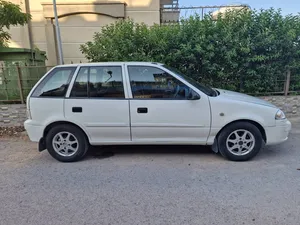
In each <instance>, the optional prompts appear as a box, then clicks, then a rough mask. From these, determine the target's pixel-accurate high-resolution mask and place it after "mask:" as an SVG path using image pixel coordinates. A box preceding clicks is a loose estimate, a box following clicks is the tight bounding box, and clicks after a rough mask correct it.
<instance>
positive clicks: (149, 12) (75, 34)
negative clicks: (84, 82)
mask: <svg viewBox="0 0 300 225" xmlns="http://www.w3.org/2000/svg"><path fill="white" fill-rule="evenodd" d="M11 2H13V3H16V4H19V5H20V6H21V8H22V10H23V11H24V12H25V1H24V0H11ZM29 3H30V13H31V15H32V21H31V23H32V36H33V44H34V46H36V47H38V48H39V49H40V50H43V51H46V52H47V57H48V61H47V65H56V64H57V51H56V47H55V40H56V38H55V27H54V25H53V23H54V21H53V18H54V15H53V5H52V1H51V0H46V1H44V0H30V1H29ZM57 11H58V16H59V17H61V18H60V19H59V22H60V27H61V36H62V45H63V53H64V61H65V63H66V64H68V63H71V61H72V62H74V63H79V62H80V61H82V62H85V61H86V59H85V58H84V56H83V55H82V54H81V52H80V50H79V46H80V44H83V43H85V42H87V41H92V39H93V35H94V33H95V32H100V31H101V27H103V26H105V25H107V24H109V23H112V22H114V21H116V20H117V19H119V18H127V17H129V18H131V19H133V20H134V21H136V22H144V23H146V24H148V25H153V24H154V23H160V0H125V1H124V0H123V1H120V0H101V1H94V0H57ZM10 33H11V35H12V39H11V42H10V43H9V46H10V47H21V48H29V47H30V44H29V36H28V27H27V25H26V26H24V27H19V26H15V27H11V29H10Z"/></svg>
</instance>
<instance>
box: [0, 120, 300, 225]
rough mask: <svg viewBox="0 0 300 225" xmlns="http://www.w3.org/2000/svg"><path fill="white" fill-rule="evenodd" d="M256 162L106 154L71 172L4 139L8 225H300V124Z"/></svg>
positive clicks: (151, 152) (164, 153)
mask: <svg viewBox="0 0 300 225" xmlns="http://www.w3.org/2000/svg"><path fill="white" fill-rule="evenodd" d="M298 121H299V123H297V122H296V123H294V124H293V130H292V133H291V135H290V139H289V140H288V141H287V142H286V143H284V144H281V145H278V146H271V147H266V148H265V149H263V151H262V152H261V153H260V154H259V155H258V156H257V157H256V158H255V159H254V160H252V161H249V162H241V163H237V162H229V161H226V160H224V159H223V158H221V157H220V156H218V155H216V154H214V153H212V152H210V151H209V149H207V148H199V147H188V146H181V147H172V146H171V147H170V146H169V147H151V146H149V147H138V146H137V147H106V148H104V150H105V151H106V153H105V154H100V151H99V149H93V150H91V152H90V154H89V156H88V157H87V158H86V159H85V160H84V161H81V162H77V163H71V164H66V163H65V164H64V163H59V162H57V161H55V160H54V159H52V158H51V157H50V156H49V154H48V153H47V152H46V151H44V152H42V153H38V152H37V148H36V144H34V143H30V142H28V141H27V140H26V138H14V139H12V138H10V139H8V138H6V139H4V138H2V139H0V202H1V207H0V224H1V225H2V224H3V225H8V224H9V225H14V224H16V225H23V224H30V225H43V224H47V225H48V224H53V225H58V224H59V225H64V224H76V225H79V224H89V225H91V224H97V225H99V224H100V225H108V224H111V225H115V224H122V225H127V224H128V225H134V224H142V225H144V224H151V225H152V224H167V225H176V224H180V225H182V224H195V225H196V224H197V225H199V224H207V225H212V224H218V225H219V224H221V225H225V224H262V225H267V224H272V225H274V224H280V225H281V224H289V225H293V224H295V225H296V224H297V225H298V224H299V221H300V213H299V212H300V185H299V184H300V161H299V159H300V149H299V144H300V120H298Z"/></svg>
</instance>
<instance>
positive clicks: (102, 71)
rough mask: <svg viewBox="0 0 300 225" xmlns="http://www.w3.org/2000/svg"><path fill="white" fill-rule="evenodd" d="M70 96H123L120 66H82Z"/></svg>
mask: <svg viewBox="0 0 300 225" xmlns="http://www.w3.org/2000/svg"><path fill="white" fill-rule="evenodd" d="M70 97H79V98H84V97H89V98H125V95H124V87H123V80H122V67H120V66H94V67H82V68H81V69H80V70H79V73H78V75H77V77H76V80H75V83H74V85H73V88H72V91H71V95H70Z"/></svg>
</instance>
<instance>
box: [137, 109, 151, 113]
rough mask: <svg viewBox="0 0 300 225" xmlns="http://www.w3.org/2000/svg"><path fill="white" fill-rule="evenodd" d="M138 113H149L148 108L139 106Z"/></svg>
mask: <svg viewBox="0 0 300 225" xmlns="http://www.w3.org/2000/svg"><path fill="white" fill-rule="evenodd" d="M137 113H148V108H137Z"/></svg>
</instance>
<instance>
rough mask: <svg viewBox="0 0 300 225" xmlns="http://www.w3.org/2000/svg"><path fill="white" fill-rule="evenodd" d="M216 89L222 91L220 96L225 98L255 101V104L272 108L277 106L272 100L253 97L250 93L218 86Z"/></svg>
mask: <svg viewBox="0 0 300 225" xmlns="http://www.w3.org/2000/svg"><path fill="white" fill-rule="evenodd" d="M216 90H218V91H219V92H220V96H222V97H223V98H227V99H232V100H236V101H243V102H249V103H254V104H258V105H264V106H269V107H272V108H277V107H276V106H275V105H273V104H272V103H270V102H267V101H265V100H262V99H260V98H256V97H253V96H250V95H246V94H242V93H238V92H234V91H228V90H224V89H218V88H216Z"/></svg>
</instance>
